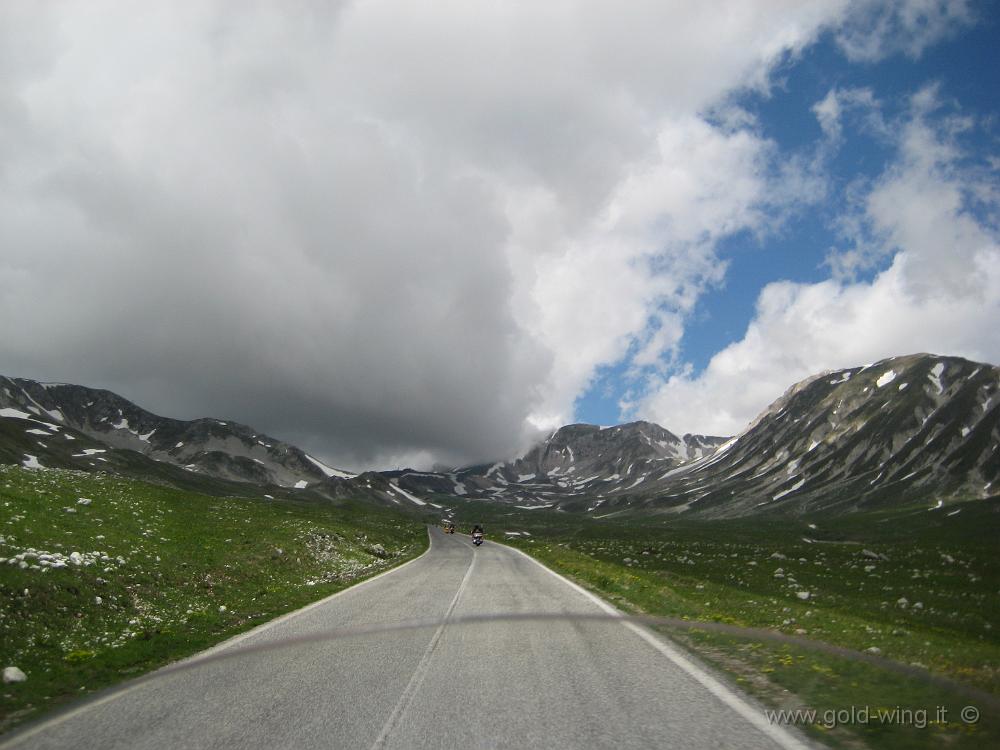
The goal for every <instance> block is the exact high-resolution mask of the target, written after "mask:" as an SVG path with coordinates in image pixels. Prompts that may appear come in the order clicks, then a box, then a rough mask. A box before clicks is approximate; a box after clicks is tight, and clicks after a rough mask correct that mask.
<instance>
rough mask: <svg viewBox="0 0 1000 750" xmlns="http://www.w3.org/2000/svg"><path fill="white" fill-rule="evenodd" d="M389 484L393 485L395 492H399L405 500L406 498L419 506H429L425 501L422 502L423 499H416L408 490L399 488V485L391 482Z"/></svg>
mask: <svg viewBox="0 0 1000 750" xmlns="http://www.w3.org/2000/svg"><path fill="white" fill-rule="evenodd" d="M389 484H391V485H392V488H393V489H394V490H395V491H396V492H398V493H399V494H400V495H402V496H403V497H405V498H406V499H407V500H409V501H410V502H412V503H416V504H417V505H427V503H425V502H424V501H423V500H421V499H420V498H419V497H416V496H415V495H411V494H410V493H409V492H407V491H406V490H404V489H403V488H402V487H400V486H399V485H398V484H396V483H395V482H390V483H389Z"/></svg>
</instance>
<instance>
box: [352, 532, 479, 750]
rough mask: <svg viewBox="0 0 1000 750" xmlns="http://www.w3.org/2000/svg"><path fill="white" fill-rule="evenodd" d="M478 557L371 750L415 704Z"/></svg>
mask: <svg viewBox="0 0 1000 750" xmlns="http://www.w3.org/2000/svg"><path fill="white" fill-rule="evenodd" d="M477 557H478V556H477V555H476V554H475V552H473V555H472V562H470V563H469V569H468V570H467V571H465V576H464V577H463V578H462V582H461V583H460V584H459V586H458V591H456V592H455V596H454V597H453V598H452V600H451V604H449V605H448V611H447V612H445V613H444V617H443V618H442V620H441V624H440V625H438V628H437V630H435V631H434V636H433V637H432V638H431V640H430V643H428V644H427V648H426V649H424V654H423V656H421V657H420V661H419V662H418V663H417V667H416V669H414V670H413V676H412V677H410V681H409V682H408V683H407V684H406V688H405V689H404V690H403V692H402V694H401V695H400V696H399V700H398V701H396V705H395V706H394V707H393V709H392V713H391V714H389V718H388V719H386V721H385V724H383V725H382V730H381V731H380V732H379V733H378V737H376V738H375V742H373V743H372V746H371V750H378V748H380V747H384V746H385V743H386V740H387V739H388V738H389V733H390V732H391V731H392V730H393V729H394V728H395V726H396V724H397V722H398V721H399V719H400V718H402V716H403V714H404V713H406V710H407V709H408V708H409V707H410V704H411V703H413V699H414V697H416V694H417V690H419V689H420V685H421V684H422V683H423V681H424V678H425V677H426V676H427V670H428V669H429V667H430V661H431V656H432V655H433V654H434V650H435V649H436V648H437V645H438V641H440V640H441V636H442V635H443V634H444V629H445V627H446V626H447V625H448V620H449V619H450V618H451V613H452V612H454V611H455V607H456V606H457V605H458V600H459V599H460V598H461V596H462V592H463V591H465V587H466V584H468V583H469V578H471V577H472V569H473V568H475V567H476V558H477Z"/></svg>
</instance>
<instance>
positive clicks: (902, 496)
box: [0, 354, 1000, 518]
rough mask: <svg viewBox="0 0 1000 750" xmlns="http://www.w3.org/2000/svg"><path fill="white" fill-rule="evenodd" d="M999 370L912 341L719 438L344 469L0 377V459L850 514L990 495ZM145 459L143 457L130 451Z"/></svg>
mask: <svg viewBox="0 0 1000 750" xmlns="http://www.w3.org/2000/svg"><path fill="white" fill-rule="evenodd" d="M998 391H1000V368H998V367H996V366H994V365H989V364H980V363H975V362H970V361H968V360H964V359H960V358H957V357H937V356H933V355H927V354H918V355H912V356H906V357H895V358H891V359H886V360H882V361H880V362H876V363H874V364H872V365H868V366H866V367H854V368H849V369H845V370H839V371H836V372H829V373H823V374H820V375H816V376H814V377H811V378H808V379H807V380H804V381H802V382H801V383H798V384H797V385H795V386H793V387H792V388H790V389H789V390H788V392H786V393H785V395H783V396H782V397H781V398H780V399H778V400H777V401H776V402H775V403H774V404H772V405H771V406H770V407H769V408H768V409H767V410H765V411H764V413H763V414H761V415H760V416H759V417H758V418H757V419H756V420H755V421H754V422H753V423H752V424H751V425H750V426H749V427H748V428H747V429H746V430H745V431H744V432H743V433H741V434H740V435H738V436H736V437H733V438H724V437H706V436H700V435H685V436H683V437H677V436H676V435H674V434H673V433H671V432H669V431H668V430H666V429H664V428H662V427H660V426H659V425H655V424H652V423H650V422H633V423H630V424H625V425H619V426H617V427H608V428H602V427H598V426H595V425H585V424H574V425H568V426H566V427H562V428H560V429H558V430H556V431H555V432H553V433H552V434H551V435H549V436H548V437H547V438H546V439H545V440H543V441H541V442H539V443H538V444H537V445H536V446H534V447H533V448H532V449H531V450H529V451H528V452H527V453H526V454H525V455H523V456H521V457H519V458H517V459H514V460H511V461H501V462H498V463H494V464H484V465H481V466H472V467H466V468H462V469H455V470H453V471H448V472H421V471H413V470H403V471H393V472H366V473H364V474H361V475H357V476H355V475H353V474H350V473H348V472H343V471H339V470H337V469H332V468H330V467H327V466H324V465H323V464H322V463H321V462H319V461H318V460H316V459H315V458H313V457H311V456H309V455H308V454H306V453H305V452H303V451H301V450H300V449H298V448H296V447H294V446H291V445H288V444H286V443H283V442H281V441H279V440H275V439H273V438H270V437H268V436H266V435H263V434H260V433H258V432H256V431H255V430H253V429H252V428H250V427H246V426H244V425H240V424H237V423H234V422H222V421H219V420H215V419H198V420H193V421H189V422H185V421H180V420H175V419H167V418H164V417H158V416H156V415H154V414H151V413H149V412H147V411H145V410H143V409H141V408H139V407H138V406H136V405H135V404H132V403H131V402H129V401H127V400H125V399H123V398H121V397H119V396H116V395H115V394H113V393H110V392H108V391H99V390H94V389H91V388H85V387H82V386H74V385H63V384H42V383H36V382H34V381H31V380H22V379H14V378H0V462H7V463H22V464H23V465H26V466H27V465H41V466H61V467H72V468H90V469H94V468H107V469H109V470H112V471H115V470H121V471H124V470H126V469H127V470H129V471H130V472H131V473H133V474H135V473H143V472H147V473H151V472H155V471H160V470H165V469H166V468H169V469H170V470H171V471H173V474H172V475H170V476H169V477H167V479H168V480H169V481H173V482H174V483H177V481H178V479H177V478H178V476H179V475H180V476H182V477H183V476H198V477H206V478H212V479H215V480H219V481H223V480H224V481H239V482H251V483H254V484H257V485H261V486H280V487H286V488H304V487H307V486H308V487H309V488H310V490H312V491H313V492H314V493H316V494H318V495H321V496H325V497H328V498H340V497H356V498H367V499H370V500H372V501H374V502H378V503H381V504H386V505H396V506H402V507H405V508H409V509H413V510H436V509H439V508H446V507H447V504H448V502H449V501H453V500H454V499H455V498H456V497H458V498H464V499H476V500H483V501H493V502H497V503H507V504H510V505H513V506H517V507H520V508H526V509H536V508H538V509H541V508H553V509H556V510H560V511H567V512H578V513H584V514H587V515H590V516H592V517H595V518H600V517H604V516H611V515H614V516H618V515H630V514H637V515H638V514H650V513H653V514H676V513H685V514H691V515H697V516H703V517H733V516H741V515H749V514H756V513H767V512H772V511H775V512H782V513H790V514H805V513H814V512H835V513H840V512H849V511H850V510H852V509H857V508H871V507H880V506H883V505H887V504H892V505H897V506H898V505H907V504H913V505H915V506H917V507H919V506H920V505H921V504H924V505H925V506H927V507H931V506H937V505H939V504H941V503H944V502H950V501H952V500H958V499H973V498H978V497H984V496H987V495H993V494H997V492H996V484H997V479H998V475H1000V393H998ZM136 461H140V463H141V461H145V462H146V463H145V464H141V465H139V464H136Z"/></svg>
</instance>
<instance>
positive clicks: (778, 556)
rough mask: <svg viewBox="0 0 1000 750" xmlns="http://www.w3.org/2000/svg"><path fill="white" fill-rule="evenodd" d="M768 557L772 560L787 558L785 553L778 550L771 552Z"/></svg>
mask: <svg viewBox="0 0 1000 750" xmlns="http://www.w3.org/2000/svg"><path fill="white" fill-rule="evenodd" d="M770 559H772V560H787V559H788V557H787V556H786V555H783V554H781V553H780V552H772V553H771V558H770Z"/></svg>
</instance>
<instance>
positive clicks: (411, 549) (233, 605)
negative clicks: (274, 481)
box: [0, 466, 427, 731]
mask: <svg viewBox="0 0 1000 750" xmlns="http://www.w3.org/2000/svg"><path fill="white" fill-rule="evenodd" d="M0 519H2V520H0V642H2V644H3V646H2V654H0V661H2V665H0V666H2V667H8V666H16V667H17V668H19V669H20V670H21V671H22V672H24V674H25V675H26V677H27V680H26V681H24V682H11V683H8V684H3V685H0V731H5V730H8V729H10V728H11V727H13V726H15V725H16V724H19V723H21V722H23V721H25V720H27V719H29V718H31V717H33V716H36V715H38V714H39V713H40V712H41V711H43V710H44V709H49V708H53V707H55V706H58V705H60V704H62V703H65V702H66V701H68V700H71V699H73V698H75V697H77V696H80V695H83V694H86V693H88V692H91V691H93V690H96V689H99V688H102V687H105V686H108V685H110V684H113V683H115V682H118V681H120V680H121V679H123V678H126V677H130V676H135V675H139V674H141V673H143V672H147V671H149V670H151V669H154V668H156V667H159V666H161V665H163V664H166V663H168V662H171V661H174V660H176V659H179V658H182V657H184V656H188V655H190V654H192V653H195V652H197V651H200V650H202V649H204V648H206V647H208V646H210V645H212V644H214V643H217V642H219V641H222V640H224V639H226V638H228V637H230V636H232V635H235V634H236V633H239V632H241V631H244V630H247V629H249V628H252V627H254V626H256V625H259V624H261V623H263V622H266V621H267V620H270V619H273V618H274V617H276V616H278V615H280V614H282V613H284V612H288V611H290V610H294V609H296V608H298V607H301V606H303V605H305V604H308V603H309V602H311V601H314V600H317V599H320V598H322V597H324V596H327V595H329V594H331V593H334V592H336V591H338V590H340V589H342V588H345V587H346V586H348V585H350V584H353V583H356V582H357V581H359V580H361V579H363V578H365V577H368V576H370V575H373V574H375V573H378V572H380V571H382V570H386V569H388V568H390V567H392V566H394V565H397V564H399V563H401V562H403V561H405V560H408V559H410V558H412V557H414V556H416V555H417V554H419V553H420V552H422V551H423V550H424V549H425V548H426V545H427V534H426V531H425V528H424V526H423V524H422V523H420V522H419V521H414V520H411V519H408V518H405V517H403V516H400V515H398V514H394V513H390V512H388V511H383V510H380V509H378V508H373V507H372V506H370V505H360V504H358V505H355V504H352V503H347V502H345V503H339V504H337V505H333V504H329V503H325V504H323V503H318V502H301V501H296V500H294V499H292V498H281V497H278V498H272V499H264V500H261V499H259V498H253V499H247V498H240V497H217V496H210V495H200V494H197V493H194V492H190V491H186V490H178V489H173V488H168V487H164V486H160V485H155V484H149V483H145V482H141V481H137V480H134V479H128V478H123V477H119V476H112V475H108V474H88V473H84V472H77V471H69V470H60V469H45V470H31V469H25V468H22V467H18V466H0Z"/></svg>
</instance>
